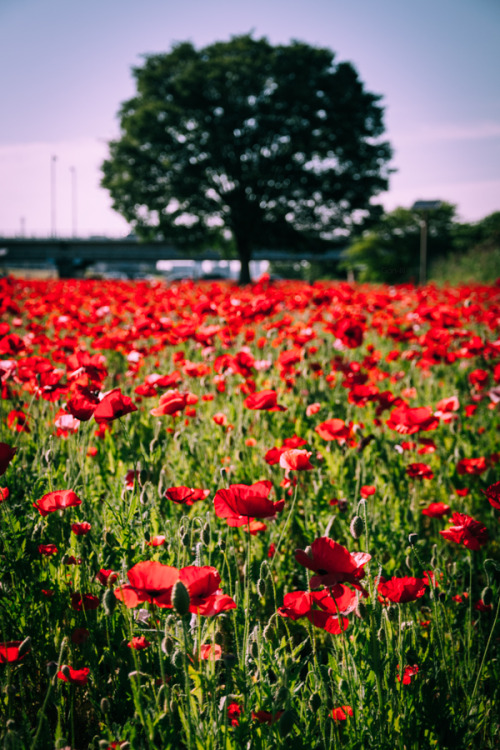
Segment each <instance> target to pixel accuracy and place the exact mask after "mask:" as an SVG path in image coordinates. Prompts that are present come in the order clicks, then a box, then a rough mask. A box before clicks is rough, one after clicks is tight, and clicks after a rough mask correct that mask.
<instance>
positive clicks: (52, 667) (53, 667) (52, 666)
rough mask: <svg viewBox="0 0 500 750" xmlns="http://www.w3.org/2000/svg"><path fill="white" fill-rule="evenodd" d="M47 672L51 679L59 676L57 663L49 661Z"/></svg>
mask: <svg viewBox="0 0 500 750" xmlns="http://www.w3.org/2000/svg"><path fill="white" fill-rule="evenodd" d="M45 671H46V672H47V675H48V676H49V677H54V676H55V675H56V674H57V662H55V661H48V662H47V666H46V667H45Z"/></svg>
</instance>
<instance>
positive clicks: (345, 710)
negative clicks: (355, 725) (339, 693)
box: [332, 706, 353, 721]
mask: <svg viewBox="0 0 500 750" xmlns="http://www.w3.org/2000/svg"><path fill="white" fill-rule="evenodd" d="M348 716H353V710H352V708H351V707H350V706H340V708H334V709H333V710H332V719H333V720H334V721H346V719H347V717H348Z"/></svg>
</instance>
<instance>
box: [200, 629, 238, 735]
mask: <svg viewBox="0 0 500 750" xmlns="http://www.w3.org/2000/svg"><path fill="white" fill-rule="evenodd" d="M221 658H222V648H221V647H220V646H219V644H218V643H214V644H212V643H204V644H203V645H202V646H201V648H200V659H204V660H205V659H206V660H207V661H219V659H221ZM235 705H238V704H235ZM240 711H241V709H240ZM233 726H234V725H233Z"/></svg>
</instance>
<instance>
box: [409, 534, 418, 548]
mask: <svg viewBox="0 0 500 750" xmlns="http://www.w3.org/2000/svg"><path fill="white" fill-rule="evenodd" d="M408 541H409V542H410V544H411V546H412V547H413V546H415V544H416V543H417V542H418V534H415V532H412V533H411V534H409V535H408Z"/></svg>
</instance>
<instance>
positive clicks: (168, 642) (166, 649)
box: [160, 636, 172, 654]
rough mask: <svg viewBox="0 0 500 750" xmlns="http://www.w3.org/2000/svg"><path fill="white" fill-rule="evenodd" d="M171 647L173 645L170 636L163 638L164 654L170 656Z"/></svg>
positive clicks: (162, 648) (162, 647)
mask: <svg viewBox="0 0 500 750" xmlns="http://www.w3.org/2000/svg"><path fill="white" fill-rule="evenodd" d="M171 645H172V641H171V639H170V638H169V637H168V636H165V638H162V640H161V644H160V648H161V650H162V651H163V653H164V654H168V652H169V650H170V646H171Z"/></svg>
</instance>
